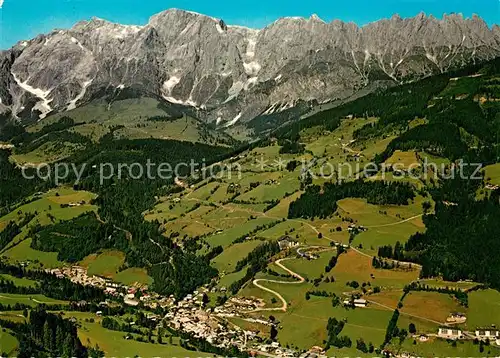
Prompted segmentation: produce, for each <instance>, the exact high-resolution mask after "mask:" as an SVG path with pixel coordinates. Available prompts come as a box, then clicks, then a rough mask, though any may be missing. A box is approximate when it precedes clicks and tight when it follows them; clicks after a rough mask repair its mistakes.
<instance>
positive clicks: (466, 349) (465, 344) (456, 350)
mask: <svg viewBox="0 0 500 358" xmlns="http://www.w3.org/2000/svg"><path fill="white" fill-rule="evenodd" d="M389 348H391V350H393V351H396V352H398V351H399V352H408V353H410V354H411V355H412V356H416V357H429V358H430V357H484V356H487V357H492V356H498V354H499V353H500V350H499V349H498V348H496V347H493V346H490V347H486V348H485V351H484V352H483V353H480V352H479V345H474V344H473V343H472V342H471V341H458V342H457V345H456V347H453V345H452V343H451V342H447V341H445V340H442V339H437V338H431V340H429V341H428V342H419V341H418V340H417V342H416V344H413V339H410V338H407V339H406V340H405V341H404V342H403V344H402V345H401V346H400V345H399V342H393V345H391V346H390V347H389Z"/></svg>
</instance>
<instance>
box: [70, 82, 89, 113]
mask: <svg viewBox="0 0 500 358" xmlns="http://www.w3.org/2000/svg"><path fill="white" fill-rule="evenodd" d="M92 81H93V79H92V80H90V81H85V82H83V84H82V90H81V91H80V93H79V94H78V95H77V96H76V97H75V98H74V99H72V100H71V101H70V102H69V104H68V108H67V109H66V110H68V111H70V110H72V109H75V108H76V103H77V102H78V101H79V100H81V99H82V98H83V96H85V92H87V87H88V86H90V84H91V83H92Z"/></svg>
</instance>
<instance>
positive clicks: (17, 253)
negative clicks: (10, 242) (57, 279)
mask: <svg viewBox="0 0 500 358" xmlns="http://www.w3.org/2000/svg"><path fill="white" fill-rule="evenodd" d="M30 245H31V238H28V239H26V240H24V241H22V242H21V243H20V244H19V245H16V246H14V247H13V248H11V249H9V250H7V251H5V252H3V253H2V256H3V257H6V258H7V259H8V261H9V262H11V263H20V262H26V261H30V262H31V263H33V264H35V266H41V267H45V268H47V267H50V268H56V267H61V266H64V263H63V262H61V261H59V260H58V259H57V252H43V251H38V250H34V249H32V248H31V247H30Z"/></svg>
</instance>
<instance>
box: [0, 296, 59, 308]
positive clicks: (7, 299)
mask: <svg viewBox="0 0 500 358" xmlns="http://www.w3.org/2000/svg"><path fill="white" fill-rule="evenodd" d="M0 303H2V304H4V305H13V304H15V303H22V304H25V305H28V306H36V305H39V304H42V303H43V304H60V305H67V304H68V302H67V301H60V300H55V299H52V298H49V297H45V296H44V295H20V294H13V293H1V294H0Z"/></svg>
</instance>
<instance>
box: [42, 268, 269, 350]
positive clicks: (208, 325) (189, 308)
mask: <svg viewBox="0 0 500 358" xmlns="http://www.w3.org/2000/svg"><path fill="white" fill-rule="evenodd" d="M46 272H48V273H51V274H53V275H55V276H56V277H58V278H65V277H66V278H69V279H70V280H71V281H72V282H75V283H78V284H81V285H85V286H93V287H98V288H101V289H102V290H104V291H105V292H106V294H108V295H110V296H114V297H123V301H124V302H125V304H127V305H129V306H138V305H139V304H142V305H143V306H145V307H150V308H153V309H154V308H156V307H158V306H160V307H167V308H168V313H167V315H166V316H165V318H166V319H167V321H168V323H169V324H170V326H171V327H172V328H174V329H177V330H182V331H184V332H187V333H192V334H193V335H194V336H195V337H197V338H202V339H205V340H207V341H208V342H209V343H211V344H213V345H214V346H217V347H221V348H230V347H231V346H233V345H235V346H238V347H240V348H243V347H244V345H245V344H246V341H247V340H248V339H253V338H255V337H256V335H257V333H258V332H252V331H243V330H242V329H240V328H239V327H234V328H229V327H227V326H225V325H223V324H221V323H220V322H219V321H218V320H217V315H212V314H211V309H207V310H204V309H203V303H202V298H203V293H206V292H208V289H207V288H204V289H203V290H204V292H199V291H195V292H193V294H189V295H187V296H186V297H185V298H184V299H183V300H180V301H177V300H176V299H175V298H174V296H173V295H171V296H169V297H165V296H161V295H159V294H157V293H149V292H147V286H142V287H141V286H138V287H128V286H125V285H121V284H118V283H114V282H112V281H111V280H109V279H105V278H102V277H99V276H94V275H92V276H89V275H88V274H87V270H86V269H85V268H84V267H80V266H72V267H65V268H62V269H48V270H46ZM231 302H232V304H233V307H232V308H230V307H231V305H228V308H227V310H231V311H232V312H236V310H237V309H238V307H241V306H245V305H246V306H247V307H255V305H262V303H257V301H256V300H250V299H237V298H233V299H232V301H231ZM150 316H151V317H148V319H151V320H152V321H160V320H161V319H162V317H160V316H158V315H155V314H153V313H151V314H150Z"/></svg>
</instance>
